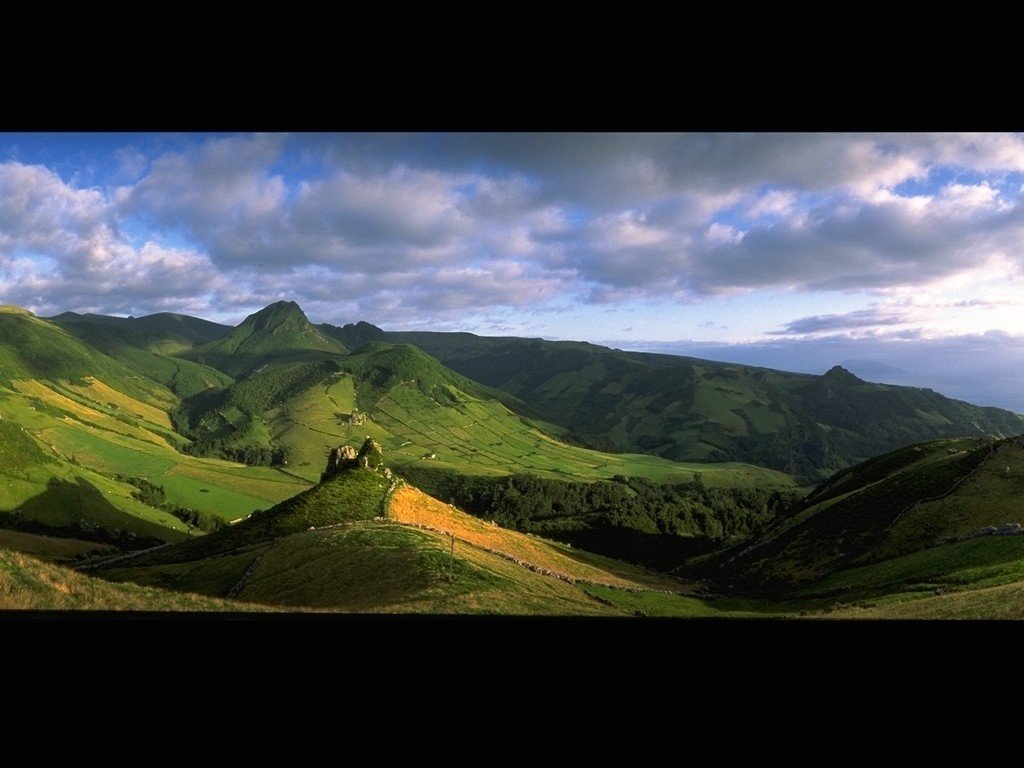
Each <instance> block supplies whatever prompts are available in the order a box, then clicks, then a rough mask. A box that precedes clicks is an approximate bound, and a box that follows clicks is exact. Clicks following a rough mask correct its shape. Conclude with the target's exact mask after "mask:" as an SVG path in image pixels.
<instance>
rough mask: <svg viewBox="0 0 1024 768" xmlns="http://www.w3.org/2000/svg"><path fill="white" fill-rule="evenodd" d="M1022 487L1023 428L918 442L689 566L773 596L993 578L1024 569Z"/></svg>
mask: <svg viewBox="0 0 1024 768" xmlns="http://www.w3.org/2000/svg"><path fill="white" fill-rule="evenodd" d="M1022 493H1024V438H1021V437H1016V438H1006V439H1002V440H994V439H989V438H960V439H955V440H939V441H933V442H928V443H921V444H918V445H914V446H909V447H907V448H903V449H901V450H899V451H895V452H892V453H889V454H885V455H883V456H878V457H876V458H874V459H871V460H869V461H867V462H864V463H862V464H858V465H856V466H854V467H851V468H849V469H847V470H845V471H843V472H840V473H837V474H836V475H835V476H833V477H832V478H831V479H830V480H828V481H827V482H826V483H823V484H822V485H820V486H819V487H818V488H816V489H815V490H814V491H813V492H812V493H811V494H809V495H808V496H807V497H806V498H805V499H804V500H803V501H801V502H800V503H799V504H797V505H795V506H794V507H793V508H792V509H791V510H790V512H789V514H787V515H785V516H784V517H782V518H781V519H779V520H777V521H776V522H775V523H774V524H773V525H771V526H770V527H768V529H767V530H766V531H764V533H763V534H762V535H761V536H760V537H759V538H758V539H756V540H753V541H747V542H744V544H742V545H739V546H736V547H734V548H733V549H731V550H730V551H727V552H725V553H722V554H719V555H716V556H713V557H711V558H708V559H706V560H704V561H698V562H695V563H691V564H690V565H689V566H688V567H685V568H683V569H681V570H682V572H685V573H688V574H689V575H691V576H696V575H698V574H699V575H700V576H703V577H706V578H713V579H714V580H715V581H716V582H717V583H718V585H719V586H720V587H721V588H724V589H726V590H729V591H733V592H736V591H740V592H758V593H761V594H766V595H773V596H776V597H780V596H787V597H800V598H826V597H834V596H839V597H843V598H844V599H845V598H846V597H849V596H850V595H851V594H855V595H861V596H864V595H867V596H878V595H881V594H889V593H892V592H899V591H901V590H903V589H904V588H907V589H910V591H912V592H913V591H919V590H920V589H925V590H929V591H930V590H932V589H936V588H942V587H945V588H949V587H950V586H951V585H957V584H959V585H966V584H973V585H975V586H978V583H979V582H983V584H982V585H983V586H992V585H993V584H997V583H1001V581H1005V580H1007V578H1009V577H1013V578H1012V579H1010V580H1014V579H1018V578H1024V572H1021V571H1020V570H1019V566H1018V562H1017V561H1018V560H1019V558H1020V557H1022V556H1024V537H1022V536H1019V535H1017V534H1018V533H1019V532H1020V531H1021V530H1022V528H1021V526H1022V524H1024V507H1022V506H1021V504H1020V499H1021V497H1022ZM992 579H996V581H994V582H993V581H991V580H992Z"/></svg>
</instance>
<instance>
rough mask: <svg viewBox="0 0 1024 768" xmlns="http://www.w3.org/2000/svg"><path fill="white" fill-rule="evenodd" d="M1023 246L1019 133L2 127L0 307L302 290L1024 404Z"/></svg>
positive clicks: (330, 304) (395, 323)
mask: <svg viewBox="0 0 1024 768" xmlns="http://www.w3.org/2000/svg"><path fill="white" fill-rule="evenodd" d="M1022 246H1024V136H1021V135H1016V134H967V135H962V134H948V133H933V134H904V133H899V134H861V133H858V134H841V133H825V134H815V133H784V134H769V133H717V134H665V133H655V134H651V133H648V134H625V133H611V134H605V133H589V134H566V133H555V134H542V133H533V134H495V133H487V134H459V133H432V134H422V133H409V134H347V133H341V134H338V133H316V134H301V133H300V134H248V133H239V134H160V133H145V134H101V133H84V134H83V133H77V134H76V133H70V134H42V133H40V134H10V133H8V134H3V133H0V303H5V304H15V305H18V306H22V307H25V308H27V309H30V310H32V311H33V312H35V313H36V314H38V315H41V316H48V315H53V314H57V313H59V312H62V311H65V310H72V311H77V312H97V313H103V314H113V315H135V316H140V315H145V314H150V313H154V312H165V311H169V312H180V313H184V314H190V315H195V316H200V317H204V318H207V319H211V320H216V321H219V322H224V323H230V324H236V323H238V322H239V321H241V320H242V319H243V318H244V317H245V316H246V315H248V314H250V313H252V312H254V311H256V310H258V309H260V308H262V307H263V306H266V305H267V304H269V303H271V302H274V301H277V300H281V299H288V300H294V301H297V302H298V303H299V304H300V305H301V306H302V308H303V309H304V310H305V312H306V314H307V315H308V316H309V317H310V319H311V320H312V321H313V322H330V323H334V324H339V325H340V324H344V323H348V322H356V321H358V320H366V321H368V322H371V323H374V324H376V325H379V326H381V327H383V328H385V329H387V330H442V331H470V332H474V333H479V334H484V335H516V336H533V337H543V338H549V339H577V340H586V341H592V342H595V343H603V344H608V345H610V346H615V347H619V348H623V349H638V350H649V351H659V352H670V353H677V354H687V355H695V356H700V357H708V358H711V359H719V360H730V361H735V362H744V363H750V364H757V365H765V366H768V367H773V368H782V369H786V370H800V371H808V372H817V373H820V372H823V371H825V370H827V369H828V368H830V367H831V366H832V365H835V364H842V363H844V362H849V363H850V365H849V367H850V368H851V370H854V372H858V368H860V369H861V370H863V371H870V372H871V376H868V375H867V374H862V375H864V377H865V378H871V379H872V380H879V381H881V380H887V381H891V382H892V383H906V384H912V385H916V386H929V387H932V388H934V389H937V390H939V391H941V392H943V393H944V394H949V395H951V396H955V397H961V398H964V399H969V400H972V401H973V402H978V403H981V404H985V405H989V404H991V405H1001V406H1003V407H1010V408H1014V409H1015V410H1019V411H1022V412H1024V396H1022V395H1018V394H1017V391H1016V390H1017V382H1018V381H1020V377H1021V375H1022V374H1024V297H1022V295H1021V291H1020V289H1021V286H1022V278H1024V247H1022ZM851 361H852V362H851ZM864 361H868V363H867V364H865V363H864ZM878 363H883V364H885V366H879V365H878Z"/></svg>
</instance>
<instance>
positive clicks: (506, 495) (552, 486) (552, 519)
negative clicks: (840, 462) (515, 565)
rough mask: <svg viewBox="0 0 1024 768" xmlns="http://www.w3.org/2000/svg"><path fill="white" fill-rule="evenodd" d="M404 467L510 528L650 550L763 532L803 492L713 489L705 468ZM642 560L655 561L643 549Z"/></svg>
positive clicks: (436, 491) (605, 546) (445, 496)
mask: <svg viewBox="0 0 1024 768" xmlns="http://www.w3.org/2000/svg"><path fill="white" fill-rule="evenodd" d="M398 472H399V473H400V474H402V475H403V476H405V477H406V479H407V480H409V481H410V482H411V483H413V484H415V485H417V486H419V487H420V488H422V489H423V490H424V491H426V492H428V493H430V494H431V495H433V496H436V497H437V498H439V499H441V500H443V501H448V502H451V503H453V504H455V505H456V506H458V507H459V508H461V509H464V510H466V511H467V512H470V513H472V514H474V515H477V516H479V517H483V518H485V519H488V520H494V521H495V522H497V523H498V524H500V525H502V526H503V527H506V528H514V529H516V530H520V531H528V532H537V533H546V534H548V535H555V534H556V533H557V535H555V538H561V539H563V540H565V539H571V538H573V532H579V534H580V536H583V532H585V531H588V530H590V531H593V530H603V531H609V530H610V529H613V530H618V531H629V532H633V533H636V534H642V536H634V537H633V539H635V540H637V541H639V540H646V541H648V542H649V543H650V544H651V552H650V553H648V554H652V553H653V552H654V551H655V550H659V551H660V550H663V549H664V546H663V545H664V543H665V542H664V541H657V540H659V539H663V538H665V537H669V538H686V539H690V540H691V541H692V540H693V539H704V540H712V541H721V540H723V539H726V538H732V537H737V536H745V535H748V534H751V533H755V532H757V531H760V530H762V529H763V528H765V527H766V526H767V525H768V524H769V523H770V522H771V521H773V520H774V519H776V517H778V516H779V515H781V514H784V513H785V512H786V510H788V508H789V507H790V506H791V505H792V504H793V503H794V502H795V501H796V500H797V499H798V498H799V494H798V493H797V492H795V491H786V490H777V489H765V488H708V487H707V486H705V485H704V484H703V482H702V480H701V478H700V475H699V473H698V474H697V476H696V477H695V480H694V481H693V482H690V483H681V484H659V483H655V482H652V481H650V480H647V479H645V478H639V477H625V476H623V475H616V476H615V477H614V478H613V480H612V481H598V482H593V483H581V482H570V481H564V480H551V479H547V478H541V477H537V476H536V475H527V474H520V475H511V476H509V477H502V478H487V477H473V476H467V475H456V474H452V473H449V472H445V471H443V470H437V469H433V468H424V467H415V466H408V467H403V468H401V469H399V470H398ZM583 538H586V539H587V541H588V542H591V547H592V548H596V547H595V545H594V543H593V542H595V541H596V542H597V547H600V549H601V550H603V551H606V552H609V554H611V552H612V551H613V550H614V549H615V544H614V542H613V539H614V538H615V537H614V536H612V535H609V536H605V537H604V539H607V541H603V540H597V539H595V537H593V536H585V537H583ZM620 538H621V537H620ZM633 548H634V549H637V547H633ZM639 549H640V550H643V547H642V546H640V547H639ZM676 551H678V548H677V550H676ZM634 558H635V559H637V560H638V561H644V560H648V561H650V560H651V558H648V557H645V556H644V552H643V551H640V552H639V554H637V553H634ZM676 564H678V563H676Z"/></svg>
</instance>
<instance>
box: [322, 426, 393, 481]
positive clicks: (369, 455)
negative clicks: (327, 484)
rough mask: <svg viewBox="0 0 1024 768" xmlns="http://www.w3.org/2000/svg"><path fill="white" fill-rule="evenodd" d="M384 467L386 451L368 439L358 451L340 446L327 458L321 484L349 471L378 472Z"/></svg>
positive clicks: (371, 439) (349, 446) (348, 446)
mask: <svg viewBox="0 0 1024 768" xmlns="http://www.w3.org/2000/svg"><path fill="white" fill-rule="evenodd" d="M383 465H384V450H383V449H382V448H381V445H380V443H378V442H377V441H376V440H374V439H373V438H372V437H367V438H366V440H365V441H364V442H363V446H362V448H360V449H359V450H358V451H356V449H355V448H353V447H352V446H351V445H339V446H338V447H337V448H332V449H331V453H330V455H329V456H328V457H327V468H326V469H325V470H324V471H323V474H321V475H320V482H323V481H324V480H326V479H327V478H329V477H333V476H334V475H336V474H338V473H339V472H343V471H345V470H348V469H355V468H357V467H358V468H359V469H367V470H370V471H376V470H377V469H379V468H380V467H382V466H383Z"/></svg>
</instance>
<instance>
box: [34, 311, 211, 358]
mask: <svg viewBox="0 0 1024 768" xmlns="http://www.w3.org/2000/svg"><path fill="white" fill-rule="evenodd" d="M47 319H48V320H50V321H52V322H54V323H57V324H58V325H60V326H62V327H64V328H65V329H67V330H68V331H70V332H71V333H73V334H75V335H78V336H84V335H88V336H89V338H90V339H101V338H105V339H108V340H110V341H114V342H117V343H119V344H120V345H122V346H126V347H135V348H137V349H142V350H147V351H150V352H161V353H164V354H171V353H174V352H180V351H181V350H184V349H189V348H191V347H194V346H196V345H198V344H205V343H207V342H210V341H214V340H216V339H219V338H221V337H222V336H224V335H225V334H226V333H228V331H230V330H231V326H228V325H220V324H219V323H211V322H210V321H209V320H202V319H200V318H198V317H189V316H188V315H177V314H174V313H171V312H160V313H158V314H155V315H146V316H145V317H112V316H110V315H93V314H84V315H82V314H78V313H77V312H64V313H62V314H59V315H56V316H54V317H50V318H47Z"/></svg>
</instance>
